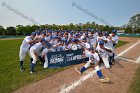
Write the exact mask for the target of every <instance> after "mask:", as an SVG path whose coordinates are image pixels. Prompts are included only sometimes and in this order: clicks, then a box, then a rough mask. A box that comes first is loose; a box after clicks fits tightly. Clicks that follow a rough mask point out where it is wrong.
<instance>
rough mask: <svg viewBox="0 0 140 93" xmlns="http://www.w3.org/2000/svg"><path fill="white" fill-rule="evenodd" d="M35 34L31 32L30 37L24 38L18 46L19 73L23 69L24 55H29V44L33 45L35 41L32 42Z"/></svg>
mask: <svg viewBox="0 0 140 93" xmlns="http://www.w3.org/2000/svg"><path fill="white" fill-rule="evenodd" d="M35 35H36V33H35V32H32V33H31V35H30V36H26V37H25V38H24V40H23V42H22V44H21V46H20V51H19V58H20V71H21V72H23V71H24V67H23V61H24V59H25V56H26V53H27V52H28V53H29V48H30V47H31V44H33V43H34V42H35V41H36V40H33V39H34V37H35Z"/></svg>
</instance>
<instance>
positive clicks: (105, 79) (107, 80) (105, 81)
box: [100, 78, 109, 83]
mask: <svg viewBox="0 0 140 93" xmlns="http://www.w3.org/2000/svg"><path fill="white" fill-rule="evenodd" d="M100 82H102V83H108V82H109V78H104V79H100Z"/></svg>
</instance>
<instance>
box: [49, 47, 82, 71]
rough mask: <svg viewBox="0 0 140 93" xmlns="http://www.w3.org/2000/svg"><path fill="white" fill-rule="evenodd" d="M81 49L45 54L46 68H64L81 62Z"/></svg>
mask: <svg viewBox="0 0 140 93" xmlns="http://www.w3.org/2000/svg"><path fill="white" fill-rule="evenodd" d="M82 55H83V49H78V50H67V51H60V52H49V53H47V58H48V67H49V68H56V67H64V66H70V65H75V64H79V63H82V62H83V58H82Z"/></svg>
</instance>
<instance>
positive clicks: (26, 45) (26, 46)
mask: <svg viewBox="0 0 140 93" xmlns="http://www.w3.org/2000/svg"><path fill="white" fill-rule="evenodd" d="M32 40H33V39H32V38H31V36H27V37H25V38H24V40H23V41H22V44H21V47H22V49H23V50H25V51H27V50H28V49H29V48H30V44H29V42H30V41H32Z"/></svg>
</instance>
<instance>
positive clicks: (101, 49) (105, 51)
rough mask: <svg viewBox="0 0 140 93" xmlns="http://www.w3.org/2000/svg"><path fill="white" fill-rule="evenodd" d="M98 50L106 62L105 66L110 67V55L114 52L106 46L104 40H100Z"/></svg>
mask: <svg viewBox="0 0 140 93" xmlns="http://www.w3.org/2000/svg"><path fill="white" fill-rule="evenodd" d="M96 52H97V53H98V54H99V56H100V57H101V59H102V61H103V62H104V65H105V67H106V68H110V64H109V55H111V54H112V50H111V48H108V47H105V46H104V41H103V40H99V47H97V48H96Z"/></svg>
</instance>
